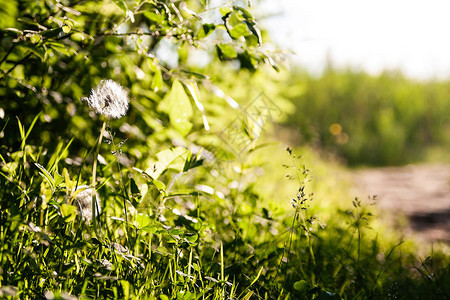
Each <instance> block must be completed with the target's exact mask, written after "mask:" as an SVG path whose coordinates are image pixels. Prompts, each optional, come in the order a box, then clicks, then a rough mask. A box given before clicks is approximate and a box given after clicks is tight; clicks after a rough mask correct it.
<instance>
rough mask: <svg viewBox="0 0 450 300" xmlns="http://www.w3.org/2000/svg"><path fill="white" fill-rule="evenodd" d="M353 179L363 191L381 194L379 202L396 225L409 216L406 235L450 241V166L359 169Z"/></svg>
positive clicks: (378, 204) (360, 190) (368, 193)
mask: <svg viewBox="0 0 450 300" xmlns="http://www.w3.org/2000/svg"><path fill="white" fill-rule="evenodd" d="M354 181H355V183H356V186H357V188H358V189H359V193H360V194H361V193H364V194H365V195H377V196H378V199H377V201H376V203H377V204H376V205H377V206H378V207H379V209H380V211H381V212H382V213H383V214H384V213H386V216H388V219H389V220H391V221H394V224H395V223H397V224H398V223H399V221H398V220H401V219H402V216H406V217H407V219H408V221H409V222H408V223H409V224H408V226H407V229H406V232H405V233H406V234H407V235H408V234H411V233H412V234H415V235H417V236H418V237H419V238H421V239H423V240H426V241H443V242H446V243H450V165H445V164H442V165H410V166H405V167H388V168H376V169H366V170H358V171H356V172H355V174H354ZM400 223H401V222H400Z"/></svg>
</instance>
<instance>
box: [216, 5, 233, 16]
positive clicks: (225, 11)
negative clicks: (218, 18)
mask: <svg viewBox="0 0 450 300" xmlns="http://www.w3.org/2000/svg"><path fill="white" fill-rule="evenodd" d="M232 10H233V9H232V8H231V7H229V6H222V7H221V8H219V11H220V13H221V14H222V16H225V15H226V14H229V13H230V12H231V11H232Z"/></svg>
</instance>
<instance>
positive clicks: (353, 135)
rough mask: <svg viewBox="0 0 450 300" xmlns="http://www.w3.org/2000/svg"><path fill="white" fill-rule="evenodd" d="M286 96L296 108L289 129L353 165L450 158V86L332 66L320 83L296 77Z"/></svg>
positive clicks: (313, 78)
mask: <svg viewBox="0 0 450 300" xmlns="http://www.w3.org/2000/svg"><path fill="white" fill-rule="evenodd" d="M284 95H285V96H286V97H288V98H290V99H292V101H293V102H294V104H295V106H296V113H295V114H293V115H292V116H291V118H290V121H289V124H292V125H295V128H298V129H299V130H300V134H301V137H300V141H301V142H308V143H313V144H314V145H316V146H319V147H322V148H325V149H328V150H331V151H334V152H336V153H337V154H338V155H340V156H341V157H343V158H344V159H345V160H346V161H347V162H348V163H349V164H350V165H396V164H405V163H410V162H416V161H423V160H426V159H428V158H427V155H428V154H429V152H430V150H432V149H433V148H441V149H442V151H445V152H447V155H448V151H446V150H445V149H448V147H449V146H450V102H449V101H448V99H449V97H450V83H449V82H446V81H442V82H441V81H437V80H436V81H435V80H430V81H424V82H420V81H415V80H411V79H407V78H405V77H404V76H402V75H401V74H400V73H390V72H385V73H383V74H381V75H379V76H371V75H368V74H365V73H363V72H356V71H350V70H347V71H339V70H335V69H333V67H332V66H330V67H329V68H328V69H327V70H326V71H325V72H324V74H323V75H321V76H320V77H318V78H316V77H313V76H310V75H307V74H305V73H302V72H294V75H293V76H292V77H291V79H290V80H289V88H288V89H286V90H285V93H284ZM444 159H449V158H448V156H447V157H446V158H445V157H444Z"/></svg>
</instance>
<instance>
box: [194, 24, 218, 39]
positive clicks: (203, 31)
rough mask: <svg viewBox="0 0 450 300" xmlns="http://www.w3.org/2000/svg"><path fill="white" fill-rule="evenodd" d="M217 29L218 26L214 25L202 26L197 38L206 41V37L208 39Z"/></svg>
mask: <svg viewBox="0 0 450 300" xmlns="http://www.w3.org/2000/svg"><path fill="white" fill-rule="evenodd" d="M215 29H216V25H214V24H212V23H205V24H203V25H202V27H200V30H199V31H198V33H197V38H198V39H204V38H205V37H207V36H208V35H210V34H211V33H213V31H214V30H215Z"/></svg>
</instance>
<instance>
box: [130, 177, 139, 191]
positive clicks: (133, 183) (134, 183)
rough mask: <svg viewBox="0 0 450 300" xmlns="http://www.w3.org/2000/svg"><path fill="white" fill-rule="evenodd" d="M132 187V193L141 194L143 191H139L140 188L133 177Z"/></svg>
mask: <svg viewBox="0 0 450 300" xmlns="http://www.w3.org/2000/svg"><path fill="white" fill-rule="evenodd" d="M130 188H131V193H132V194H140V193H141V191H139V188H138V186H137V184H136V182H135V181H134V179H133V178H131V180H130Z"/></svg>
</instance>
